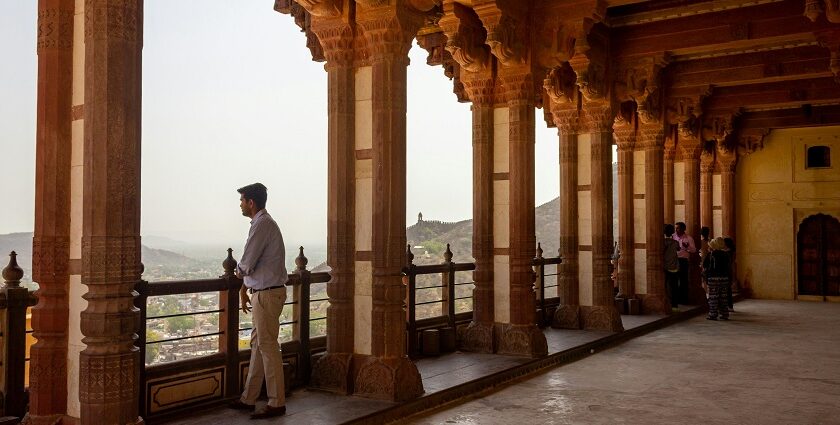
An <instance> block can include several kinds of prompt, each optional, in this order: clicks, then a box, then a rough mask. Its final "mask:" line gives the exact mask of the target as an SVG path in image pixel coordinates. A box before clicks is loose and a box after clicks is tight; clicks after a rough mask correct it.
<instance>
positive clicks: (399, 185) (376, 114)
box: [354, 5, 423, 401]
mask: <svg viewBox="0 0 840 425" xmlns="http://www.w3.org/2000/svg"><path fill="white" fill-rule="evenodd" d="M356 13H357V16H358V17H357V22H358V24H359V25H360V27H361V28H362V29H363V30H364V37H365V39H366V41H367V44H368V45H367V47H368V49H369V52H370V64H371V67H372V70H371V72H372V78H371V86H372V93H371V102H372V117H371V118H372V122H371V129H372V155H371V159H372V173H373V182H372V183H373V199H372V200H371V202H372V246H371V248H372V256H373V261H372V268H373V279H372V288H371V289H372V292H371V295H372V312H371V345H370V347H371V355H370V356H367V357H365V358H364V359H363V360H361V362H360V365H359V369H358V373H357V374H356V380H355V383H354V392H355V393H356V394H358V395H362V396H367V397H373V398H384V399H389V400H394V401H401V400H407V399H412V398H416V397H418V396H420V395H421V394H422V393H423V383H422V381H421V378H420V373H419V372H418V371H417V367H416V366H415V365H414V363H412V362H411V360H409V359H408V357H407V356H406V341H405V338H406V337H405V311H404V309H403V302H404V300H405V287H404V286H403V284H402V279H401V274H402V268H403V266H404V265H405V242H406V236H405V195H406V174H405V173H406V145H405V143H406V133H405V132H406V128H405V125H406V67H407V66H408V50H409V49H410V48H411V42H412V40H413V38H414V36H415V34H416V32H417V29H418V28H419V26H420V23H421V22H422V21H421V20H420V19H419V15H413V14H412V13H411V12H409V11H407V10H404V9H402V7H401V6H399V5H397V6H390V5H385V6H382V7H371V8H364V7H359V8H357V10H356Z"/></svg>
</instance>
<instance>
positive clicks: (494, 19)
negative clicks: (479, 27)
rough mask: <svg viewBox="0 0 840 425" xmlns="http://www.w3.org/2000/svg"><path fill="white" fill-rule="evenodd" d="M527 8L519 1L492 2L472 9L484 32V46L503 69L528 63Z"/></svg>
mask: <svg viewBox="0 0 840 425" xmlns="http://www.w3.org/2000/svg"><path fill="white" fill-rule="evenodd" d="M527 7H528V4H527V2H523V1H521V0H491V1H484V2H481V3H477V4H475V5H474V10H475V12H476V14H478V17H479V19H481V22H482V23H483V24H484V28H485V29H486V30H487V39H486V40H485V43H486V44H487V46H489V47H490V51H491V52H492V53H493V56H495V57H496V59H498V60H499V62H500V63H501V64H502V65H510V66H516V65H524V64H526V63H527V62H528V54H529V46H528V28H529V26H528V22H527V19H526V18H527Z"/></svg>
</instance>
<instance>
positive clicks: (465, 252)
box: [406, 198, 560, 264]
mask: <svg viewBox="0 0 840 425" xmlns="http://www.w3.org/2000/svg"><path fill="white" fill-rule="evenodd" d="M534 214H535V225H536V235H537V242H540V243H541V245H542V248H543V251H544V252H545V256H556V255H557V248H558V247H559V241H560V198H555V199H554V200H552V201H549V202H547V203H545V204H542V205H540V206H538V207H537V208H536V209H535V210H534ZM406 239H407V240H408V243H409V244H410V245H411V246H412V253H413V254H414V263H415V264H434V263H439V262H441V261H443V252H444V251H445V250H446V244H447V243H448V244H449V245H450V249H451V250H452V254H453V261H455V262H459V263H463V262H471V261H473V258H472V220H463V221H458V222H454V223H447V222H441V221H432V220H430V221H426V220H424V221H418V222H417V223H415V224H413V225H411V226H409V227H408V228H407V229H406ZM418 246H422V247H423V248H415V247H418ZM426 253H428V256H426V255H425V254H426Z"/></svg>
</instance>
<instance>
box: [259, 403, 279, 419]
mask: <svg viewBox="0 0 840 425" xmlns="http://www.w3.org/2000/svg"><path fill="white" fill-rule="evenodd" d="M285 414H286V406H280V407H271V406H265V407H264V408H262V409H260V410H258V411H256V412H254V413H252V414H251V419H265V418H273V417H275V416H283V415H285Z"/></svg>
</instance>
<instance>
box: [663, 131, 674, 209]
mask: <svg viewBox="0 0 840 425" xmlns="http://www.w3.org/2000/svg"><path fill="white" fill-rule="evenodd" d="M676 155H677V149H676V145H675V140H674V139H673V138H672V137H669V138H667V139H666V141H665V154H664V159H665V162H664V167H665V168H664V173H663V176H662V179H663V189H664V193H663V198H664V203H665V210H664V215H663V222H664V223H671V224H673V223H674V157H675V156H676Z"/></svg>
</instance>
